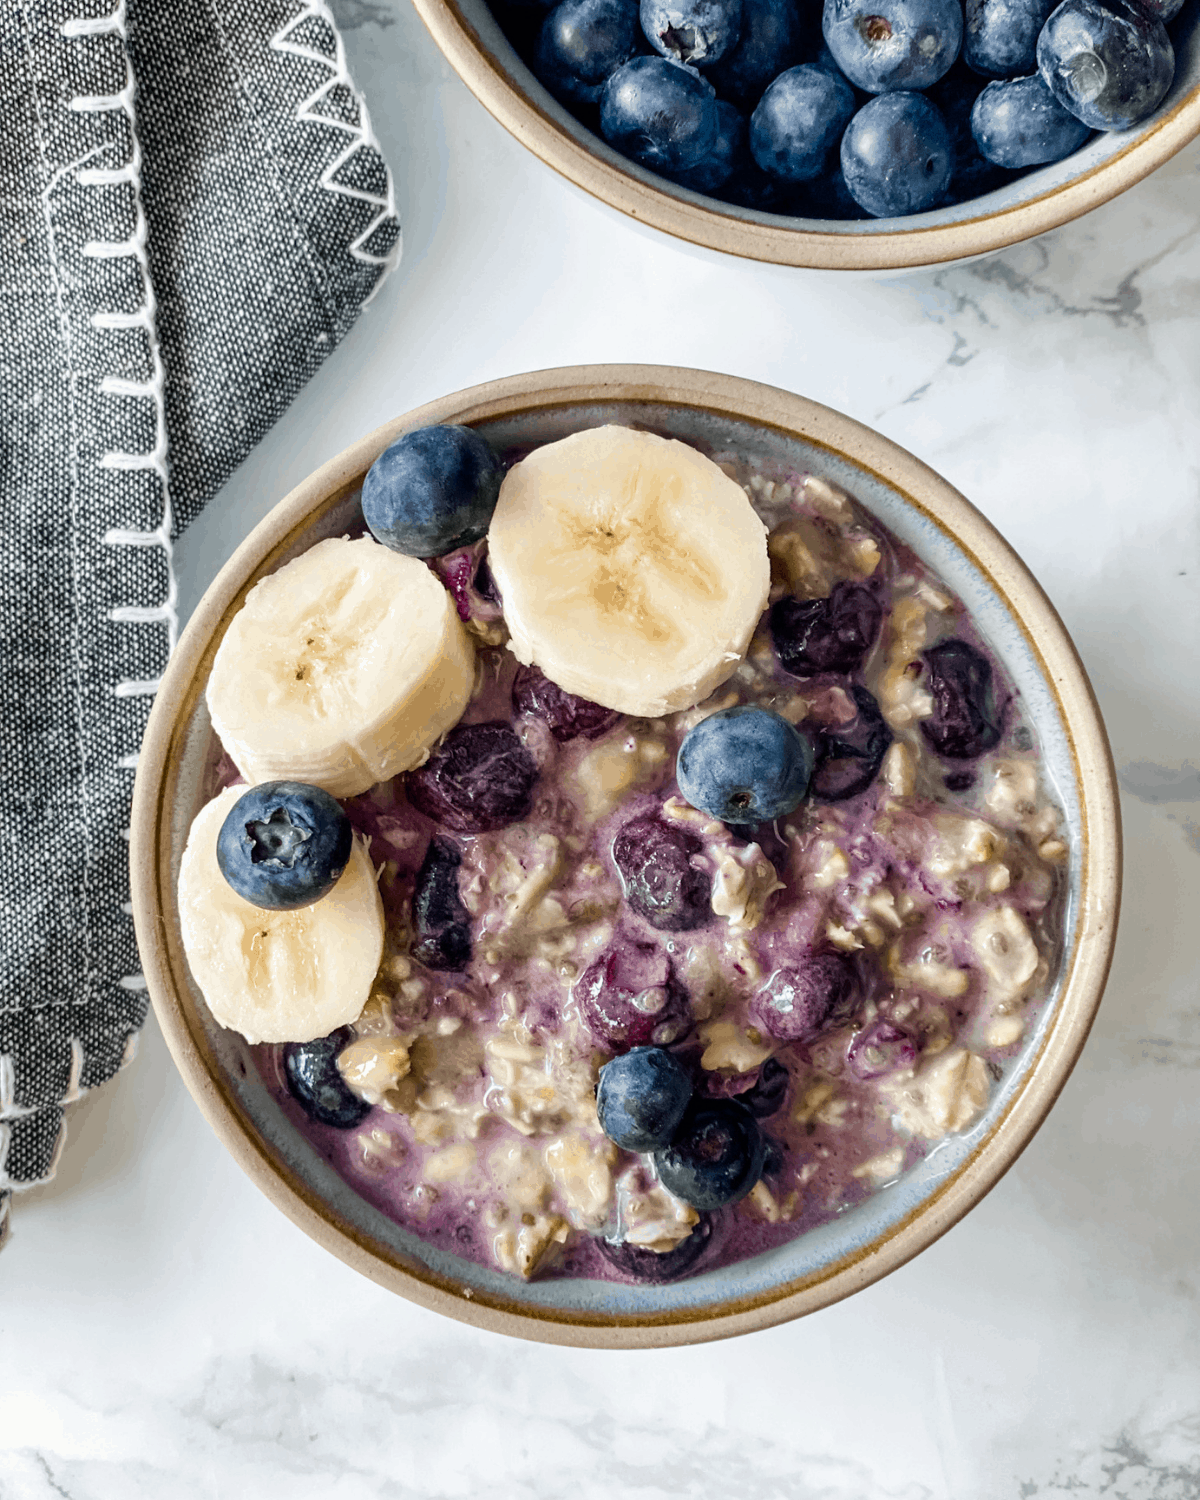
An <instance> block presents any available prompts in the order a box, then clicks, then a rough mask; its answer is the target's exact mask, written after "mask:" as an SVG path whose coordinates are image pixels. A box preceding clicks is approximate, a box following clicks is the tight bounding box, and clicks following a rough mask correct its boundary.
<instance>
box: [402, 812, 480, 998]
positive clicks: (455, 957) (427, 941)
mask: <svg viewBox="0 0 1200 1500" xmlns="http://www.w3.org/2000/svg"><path fill="white" fill-rule="evenodd" d="M461 866H462V850H461V849H459V847H458V845H457V844H455V843H454V842H453V840H451V839H448V838H444V837H443V836H441V835H440V834H435V835H434V837H433V838H431V839H430V840H429V848H428V849H427V850H426V852H425V858H424V860H423V861H422V862H421V868H420V869H419V870H418V871H417V881H416V885H415V886H414V888H413V898H412V922H413V936H414V942H413V950H412V951H413V957H414V958H415V959H416V960H417V962H418V963H422V964H424V965H425V967H426V968H427V969H439V970H442V969H447V970H459V969H465V968H466V966H467V964H468V963H469V962H470V959H471V915H470V913H469V912H468V911H467V909H466V907H465V906H464V905H463V904H462V898H461V897H460V895H459V890H458V872H459V869H460V867H461Z"/></svg>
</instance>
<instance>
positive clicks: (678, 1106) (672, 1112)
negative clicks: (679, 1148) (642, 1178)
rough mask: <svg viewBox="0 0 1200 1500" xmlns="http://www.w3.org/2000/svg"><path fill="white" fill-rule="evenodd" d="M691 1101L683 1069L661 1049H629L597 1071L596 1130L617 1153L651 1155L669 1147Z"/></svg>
mask: <svg viewBox="0 0 1200 1500" xmlns="http://www.w3.org/2000/svg"><path fill="white" fill-rule="evenodd" d="M691 1097H692V1080H691V1077H690V1076H689V1074H688V1070H687V1069H686V1068H685V1067H684V1065H683V1063H681V1062H680V1060H679V1059H678V1058H677V1057H676V1056H675V1054H674V1053H673V1052H667V1051H666V1050H665V1049H664V1048H662V1047H635V1048H634V1049H633V1050H632V1052H626V1053H624V1054H623V1055H622V1056H621V1057H614V1058H613V1060H612V1062H609V1063H605V1065H604V1066H603V1067H602V1068H601V1069H600V1082H599V1083H598V1084H597V1086H596V1113H597V1115H598V1116H599V1119H600V1129H601V1130H603V1132H604V1134H605V1135H606V1136H607V1137H608V1138H609V1140H610V1141H612V1142H613V1144H614V1145H616V1146H620V1148H621V1150H622V1151H657V1150H659V1148H660V1147H662V1146H669V1145H670V1144H671V1137H672V1136H673V1135H674V1134H675V1131H676V1128H677V1127H678V1125H679V1122H680V1120H682V1119H683V1113H684V1110H686V1109H687V1107H688V1104H689V1102H690V1100H691Z"/></svg>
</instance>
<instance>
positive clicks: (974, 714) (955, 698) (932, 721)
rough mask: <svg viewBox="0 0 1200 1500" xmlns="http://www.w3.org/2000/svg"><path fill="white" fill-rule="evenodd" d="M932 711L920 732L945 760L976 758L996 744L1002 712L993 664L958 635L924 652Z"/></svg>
mask: <svg viewBox="0 0 1200 1500" xmlns="http://www.w3.org/2000/svg"><path fill="white" fill-rule="evenodd" d="M925 664H926V668H927V670H928V674H929V675H928V678H927V685H928V687H929V691H930V693H931V694H932V696H933V713H932V714H930V715H929V717H928V718H926V719H922V720H921V733H922V734H923V735H924V736H925V738H926V740H928V742H929V744H930V745H931V746H932V747H933V749H934V750H936V751H937V753H938V754H939V755H941V756H944V757H945V758H946V759H947V760H973V759H974V758H975V756H977V755H982V754H983V752H984V751H985V750H990V749H991V748H992V746H993V745H995V744H997V743H998V742H999V739H1000V735H1001V733H1002V731H1003V725H1002V719H1003V715H1002V714H1001V713H1000V711H999V710H998V709H997V708H996V705H995V702H994V700H993V695H992V669H991V667H990V666H989V664H988V661H987V658H986V657H985V656H984V655H983V654H982V652H979V651H976V649H975V647H974V646H970V645H968V644H967V642H966V641H960V640H958V639H957V638H955V639H952V640H948V641H943V642H942V643H941V644H940V645H938V646H934V647H933V648H932V649H931V650H929V651H926V653H925Z"/></svg>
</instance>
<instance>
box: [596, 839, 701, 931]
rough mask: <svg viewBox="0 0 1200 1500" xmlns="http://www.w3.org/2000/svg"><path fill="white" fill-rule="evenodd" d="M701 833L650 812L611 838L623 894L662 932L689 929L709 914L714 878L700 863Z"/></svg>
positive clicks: (638, 911) (640, 915)
mask: <svg viewBox="0 0 1200 1500" xmlns="http://www.w3.org/2000/svg"><path fill="white" fill-rule="evenodd" d="M703 848H704V846H703V844H702V843H701V842H700V840H699V838H697V836H696V835H695V834H694V833H693V832H692V831H691V829H690V828H685V827H684V826H683V824H682V823H674V822H672V823H668V822H667V821H666V820H665V819H664V818H659V817H655V815H654V814H653V813H648V814H645V815H643V816H642V817H638V818H631V819H630V820H629V822H628V823H626V824H625V826H624V827H623V828H622V829H621V830H620V832H619V833H618V834H617V836H616V838H614V839H613V846H612V854H613V863H614V864H615V865H616V867H617V873H618V874H619V875H620V877H621V884H622V886H623V888H624V892H625V900H626V902H627V903H628V905H629V906H630V908H631V909H632V910H633V911H635V912H636V913H637V914H638V916H639V917H643V918H644V919H645V920H646V921H647V922H649V923H650V925H651V927H657V928H658V929H659V931H660V932H687V931H689V930H690V929H691V928H693V927H703V926H704V925H705V924H706V923H708V922H709V921H711V919H712V906H711V904H710V900H711V896H712V880H711V878H710V876H709V875H708V873H707V872H706V871H705V870H703V869H701V868H699V866H698V864H697V859H698V856H699V855H700V854H701V853H702V852H703Z"/></svg>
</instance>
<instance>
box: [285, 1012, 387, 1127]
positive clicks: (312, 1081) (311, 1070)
mask: <svg viewBox="0 0 1200 1500" xmlns="http://www.w3.org/2000/svg"><path fill="white" fill-rule="evenodd" d="M353 1040H354V1033H353V1032H352V1031H351V1030H350V1028H349V1027H348V1026H343V1027H342V1028H341V1029H340V1030H338V1031H334V1032H331V1033H330V1034H329V1036H322V1037H318V1038H317V1040H316V1041H315V1042H289V1043H288V1045H287V1046H286V1047H285V1048H284V1049H283V1075H284V1078H285V1080H286V1081H287V1087H288V1093H289V1094H291V1096H292V1098H293V1099H295V1101H296V1103H297V1104H299V1106H300V1108H301V1109H302V1110H303V1111H304V1113H305V1114H306V1115H307V1116H308V1117H309V1119H310V1120H315V1121H316V1122H317V1123H318V1124H319V1125H332V1126H333V1128H334V1129H335V1130H353V1129H354V1127H355V1126H356V1125H358V1124H360V1123H361V1121H363V1120H364V1119H366V1117H367V1115H369V1114H370V1112H371V1106H370V1105H369V1104H368V1103H367V1102H366V1100H365V1099H360V1098H359V1097H358V1095H357V1094H355V1093H353V1092H352V1091H351V1090H350V1089H349V1088H348V1087H347V1086H346V1082H345V1080H344V1079H343V1077H342V1075H341V1074H340V1073H339V1072H338V1065H337V1060H338V1054H339V1053H340V1052H341V1051H342V1049H343V1048H344V1047H345V1046H347V1045H348V1044H349V1043H350V1042H352V1041H353Z"/></svg>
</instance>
